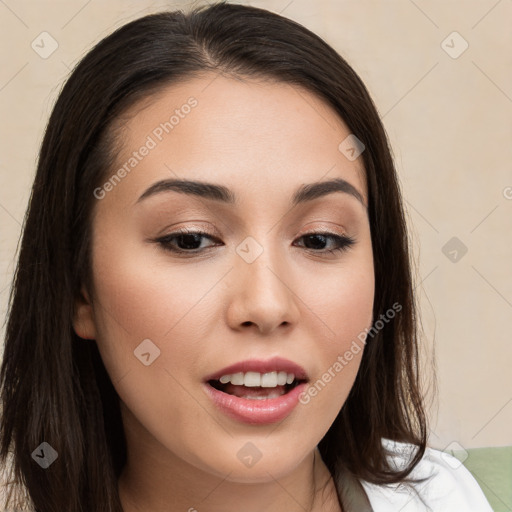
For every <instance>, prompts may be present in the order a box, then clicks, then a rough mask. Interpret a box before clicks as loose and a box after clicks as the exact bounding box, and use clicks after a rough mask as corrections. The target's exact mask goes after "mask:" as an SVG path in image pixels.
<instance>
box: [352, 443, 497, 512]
mask: <svg viewBox="0 0 512 512" xmlns="http://www.w3.org/2000/svg"><path fill="white" fill-rule="evenodd" d="M383 444H384V446H385V447H386V448H387V449H388V451H389V460H390V462H391V464H392V465H394V466H395V467H397V468H399V467H404V466H405V465H406V464H407V462H408V460H409V458H410V456H411V455H412V454H413V453H414V450H415V447H414V446H413V445H409V444H406V443H399V442H396V441H390V440H387V439H384V440H383ZM410 477H411V478H425V479H426V480H425V481H423V482H422V483H418V484H410V485H408V484H405V483H400V484H394V485H389V486H383V485H374V484H370V483H368V482H365V481H362V482H361V484H362V485H363V487H364V489H365V491H366V493H367V494H368V498H369V500H370V503H371V505H372V507H373V509H374V512H388V511H389V512H391V511H393V512H395V511H396V510H400V511H401V512H419V511H422V512H424V511H425V512H426V511H435V512H453V511H454V510H461V511H464V512H492V509H491V507H490V505H489V503H488V501H487V499H486V498H485V495H484V493H483V491H482V490H481V489H480V487H479V486H478V484H477V482H476V480H475V479H474V477H473V475H472V474H471V473H470V472H469V471H468V469H467V468H466V467H465V466H464V465H463V464H462V463H460V462H459V460H458V459H456V458H455V457H453V456H451V455H449V454H447V453H444V452H441V451H439V450H435V449H433V448H427V449H426V451H425V454H424V456H423V458H422V459H421V461H420V462H419V463H418V465H417V466H416V467H415V468H414V470H413V471H412V472H411V474H410Z"/></svg>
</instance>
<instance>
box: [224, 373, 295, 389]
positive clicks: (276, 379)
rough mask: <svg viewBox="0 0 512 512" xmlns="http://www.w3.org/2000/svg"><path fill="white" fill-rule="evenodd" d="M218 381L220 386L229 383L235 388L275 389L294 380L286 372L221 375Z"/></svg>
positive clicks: (290, 374)
mask: <svg viewBox="0 0 512 512" xmlns="http://www.w3.org/2000/svg"><path fill="white" fill-rule="evenodd" d="M219 380H220V382H221V383H222V384H227V383H228V382H231V384H234V385H235V386H247V387H256V386H260V387H262V388H275V387H276V386H284V385H285V384H291V383H292V382H293V381H294V380H295V374H293V373H286V372H269V373H259V372H245V373H244V372H239V373H233V374H232V375H229V374H228V375H223V376H222V377H221V378H220V379H219Z"/></svg>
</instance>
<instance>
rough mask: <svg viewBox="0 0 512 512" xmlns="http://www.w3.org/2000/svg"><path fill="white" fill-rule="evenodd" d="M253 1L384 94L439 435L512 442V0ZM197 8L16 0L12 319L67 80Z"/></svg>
mask: <svg viewBox="0 0 512 512" xmlns="http://www.w3.org/2000/svg"><path fill="white" fill-rule="evenodd" d="M242 3H250V4H251V5H254V6H257V7H263V8H267V9H270V10H272V11H275V12H278V13H281V14H283V15H285V16H287V17H290V18H292V19H294V20H296V21H298V22H300V23H302V24H304V25H305V26H306V27H308V28H309V29H311V30H313V31H315V32H316V33H318V34H319V35H320V36H321V37H323V38H324V39H325V40H326V41H327V42H328V43H330V44H331V45H333V46H334V47H335V48H336V49H337V50H338V51H339V52H340V53H341V54H342V55H344V56H345V57H346V58H347V60H348V61H349V62H350V63H351V64H352V66H353V67H354V68H355V69H356V71H357V72H358V73H359V74H360V76H361V77H362V79H363V80H364V81H365V83H366V84H367V86H368V88H369V90H370V92H371V94H372V95H373V97H374V99H375V102H376V104H377V107H378V109H379V111H380V113H381V116H382V118H383V121H384V124H385V127H386V129H387V131H388V133H389V136H390V139H391V143H392V146H393V148H394V152H395V156H396V161H397V165H398V169H399V172H400V179H401V181H402V185H403V190H404V194H405V198H406V205H407V208H408V217H409V222H410V227H411V230H412V233H413V241H414V250H415V256H416V259H417V261H418V265H417V266H418V268H417V274H418V280H417V282H418V287H417V291H418V293H419V299H420V303H421V307H422V312H423V327H424V332H425V343H426V345H425V346H426V347H427V348H428V347H429V346H430V345H435V349H436V353H435V359H436V363H437V367H438V370H437V374H438V384H439V400H438V402H437V406H435V407H433V408H432V411H431V417H432V433H431V444H432V445H433V446H435V447H437V448H440V449H444V448H446V447H447V446H450V447H457V446H458V445H461V446H462V447H466V448H469V447H478V446H499V445H510V444H512V428H511V425H512V372H511V370H510V363H511V361H512V336H511V333H510V327H509V324H510V321H511V319H512V275H511V274H512V273H511V271H510V269H511V262H512V236H511V233H512V143H511V142H512V123H511V119H512V52H511V49H512V32H511V30H510V26H511V25H512V1H511V0H500V1H497V0H477V1H475V0H472V1H469V0H466V1H463V0H460V1H441V0H438V1H427V0H414V1H413V0H394V1H391V0H388V1H386V2H383V1H381V0H343V1H337V0H316V1H314V2H313V1H311V0H291V1H290V0H260V1H257V0H255V1H253V2H242ZM191 4H192V2H163V1H158V2H150V1H144V0H139V1H120V0H110V1H108V2H106V1H100V0H89V1H85V0H68V1H54V0H51V1H50V0H47V1H39V0H2V1H0V38H1V45H0V56H1V62H2V66H1V67H0V112H1V122H0V130H1V131H0V162H1V167H0V228H1V232H0V244H1V246H0V316H1V318H2V321H3V319H4V317H5V311H6V305H7V298H8V291H9V286H10V280H11V278H12V273H13V270H14V263H15V262H14V257H15V251H16V245H17V241H18V237H19V235H20V230H21V223H22V219H23V215H24V212H25V208H26V206H27V201H28V197H29V192H30V186H31V183H32V180H33V176H34V170H35V161H36V157H37V151H38V146H39V144H40V142H41V137H42V133H43V129H44V126H45V123H46V121H47V118H48V115H49V113H50V110H51V106H52V104H53V102H54V100H55V98H56V94H57V92H58V90H59V88H60V86H61V85H62V82H63V80H64V79H65V77H66V76H67V74H68V73H69V70H70V69H71V68H72V66H73V65H74V64H76V62H77V60H78V59H79V58H80V57H81V56H82V55H83V54H84V52H85V51H87V50H88V49H89V48H90V47H91V46H92V44H93V43H95V42H97V41H98V40H99V39H101V38H102V37H104V36H106V35H107V34H108V33H110V32H111V31H112V30H113V29H114V28H117V27H118V26H120V25H121V24H123V23H124V22H126V21H128V20H130V19H133V18H135V17H138V16H140V15H143V14H145V13H149V12H155V11H159V10H162V9H164V8H170V9H172V8H186V7H187V6H190V5H191ZM454 31H456V32H457V33H458V35H457V34H452V33H453V32H454ZM42 32H48V33H49V34H51V36H52V37H53V38H54V39H55V40H56V42H57V44H58V48H57V49H56V50H55V52H54V53H52V54H51V55H50V56H48V57H47V58H42V57H41V56H40V55H39V54H38V53H36V51H34V49H33V48H32V47H31V44H32V42H33V41H34V40H35V43H34V45H36V44H39V48H37V47H36V48H37V49H38V51H39V52H43V51H44V50H43V48H42V45H43V44H42V43H41V42H40V41H41V37H45V38H46V39H45V49H46V50H48V49H51V46H50V44H51V42H50V40H49V39H48V36H41V37H38V36H39V35H40V34H41V33H42ZM443 41H444V43H443ZM466 45H468V47H467V49H465V51H463V50H464V48H465V47H466ZM462 51H463V52H462ZM452 237H456V240H455V241H452V242H449V241H450V239H452ZM447 243H449V245H448V246H446V244H447ZM462 244H463V245H462ZM464 247H466V248H467V253H465V254H463V249H464ZM3 333H4V327H3V326H2V332H1V334H2V338H1V339H2V340H3ZM425 360H426V361H428V360H429V356H428V354H427V355H426V356H425Z"/></svg>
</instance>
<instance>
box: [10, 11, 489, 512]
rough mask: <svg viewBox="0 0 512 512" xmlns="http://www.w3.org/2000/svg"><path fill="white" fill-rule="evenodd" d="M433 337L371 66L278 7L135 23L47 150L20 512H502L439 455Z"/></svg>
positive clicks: (33, 242) (88, 62) (102, 59)
mask: <svg viewBox="0 0 512 512" xmlns="http://www.w3.org/2000/svg"><path fill="white" fill-rule="evenodd" d="M416 328H417V326H416V313H415V306H414V297H413V293H412V285H411V273H410V266H409V254H408V241H407V235H406V227H405V222H404V216H403V211H402V203H401V196H400V190H399V186H398V183H397V177H396V172H395V169H394V165H393V161H392V157H391V154H390V150H389V148H388V143H387V139H386V135H385V132H384V129H383V126H382V124H381V122H380V120H379V117H378V114H377V112H376V109H375V107H374V105H373V103H372V100H371V99H370V97H369V95H368V92H367V90H366V88H365V86H364V85H363V84H362V82H361V80H360V79H359V78H358V76H357V75H356V74H355V72H354V71H353V70H352V69H351V68H350V66H349V65H348V64H347V63H346V62H345V61H344V60H343V59H342V58H341V57H340V56H339V55H338V54H337V53H336V52H335V51H334V50H333V49H332V48H330V47H329V46H328V45H327V44H326V43H325V42H324V41H322V40H321V39H320V38H319V37H317V36H316V35H314V34H312V33H311V32H310V31H308V30H306V29H305V28H304V27H302V26H300V25H298V24H297V23H294V22H293V21H290V20H288V19H286V18H283V17H280V16H278V15H276V14H273V13H270V12H268V11H265V10H262V9H257V8H253V7H247V6H241V5H235V4H225V3H219V4H215V5H212V6H211V7H208V8H206V7H203V8H198V9H196V10H195V11H193V12H191V13H190V14H187V15H185V14H183V13H181V12H171V13H161V14H157V15H151V16H146V17H144V18H141V19H138V20H136V21H134V22H131V23H129V24H127V25H125V26H124V27H121V28H120V29H119V30H117V31H116V32H115V33H113V34H112V35H110V36H109V37H107V38H105V39H104V40H103V41H101V42H100V43H99V44H98V45H97V46H96V47H95V48H93V50H91V51H90V52H89V53H88V55H86V56H85V58H84V59H83V60H82V61H81V62H80V64H79V65H78V66H77V67H76V69H75V70H74V71H73V73H72V75H71V76H70V78H69V79H68V81H67V83H66V84H65V87H64V88H63V90H62V92H61V94H60V96H59V98H58V100H57V102H56V105H55V107H54V109H53V112H52V115H51V118H50V121H49V124H48V127H47V131H46V134H45V138H44V141H43V144H42V148H41V153H40V159H39V163H38V169H37V175H36V178H35V182H34V187H33V191H32V196H31V200H30V205H29V210H28V213H27V218H26V224H25V227H24V233H23V240H22V244H21V249H20V255H19V263H18V268H17V272H16V276H15V282H14V286H13V291H12V295H11V303H10V311H9V317H8V324H7V335H6V342H5V355H4V361H3V365H2V369H1V375H0V382H1V386H2V395H1V396H2V404H3V415H2V419H1V425H0V426H1V430H0V440H1V442H0V446H1V447H0V454H1V456H2V458H3V464H4V467H5V468H7V466H6V464H7V463H8V462H10V458H12V475H8V476H7V477H6V478H8V479H9V481H10V482H12V486H10V487H9V488H8V490H10V491H12V496H11V500H10V501H9V502H8V503H7V506H11V508H14V507H21V506H23V505H24V502H26V503H25V504H27V505H28V506H30V507H31V508H32V509H33V510H38V511H41V512H46V511H57V510H58V511H61V510H66V511H91V510H94V511H105V512H106V511H111V512H113V511H116V512H119V511H124V512H135V511H138V510H144V511H145V510H151V511H161V510H162V511H163V510H166V511H169V510H173V511H174V510H188V511H194V510H197V511H201V510H208V511H221V510H222V511H230V510H240V509H243V510H248V511H260V510H266V511H271V512H273V511H278V510H279V511H281V510H290V511H302V510H307V511H314V512H317V511H320V510H332V511H349V510H357V511H365V510H368V511H369V510H375V511H376V512H381V511H387V510H399V509H403V510H424V509H425V508H424V507H425V506H429V507H431V508H432V509H433V510H474V511H477V510H478V511H487V510H491V509H490V507H489V505H488V504H487V502H486V500H485V498H484V496H483V494H482V492H481V490H480V489H479V488H478V486H477V484H476V482H475V481H474V480H473V478H472V477H471V475H470V473H469V472H468V471H467V470H466V469H465V468H464V467H463V466H461V467H459V468H458V469H456V470H455V469H452V465H453V464H452V463H453V461H454V459H450V458H445V457H444V456H443V457H441V454H440V453H439V452H437V451H436V450H432V449H430V448H427V447H426V442H427V431H428V429H427V425H426V418H425V412H424V405H423V398H422V393H421V390H420V387H419V375H418V371H417V363H418V348H417V332H416ZM6 472H7V470H6ZM405 507H408V508H405Z"/></svg>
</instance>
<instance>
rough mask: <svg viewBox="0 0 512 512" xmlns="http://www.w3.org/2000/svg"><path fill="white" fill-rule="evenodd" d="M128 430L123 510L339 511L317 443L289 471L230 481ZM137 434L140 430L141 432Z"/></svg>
mask: <svg viewBox="0 0 512 512" xmlns="http://www.w3.org/2000/svg"><path fill="white" fill-rule="evenodd" d="M131 434H132V435H130V432H126V438H127V446H128V450H127V463H126V465H125V467H124V468H123V471H122V473H121V476H120V478H119V482H118V484H119V495H120V499H121V504H122V507H123V512H146V511H147V510H151V511H152V512H164V511H165V512H170V511H183V512H185V511H187V512H202V511H205V510H208V512H239V511H240V510H244V511H245V512H260V511H261V510H265V511H266V512H282V511H283V510H287V511H289V512H320V511H324V512H325V511H329V512H339V511H340V510H341V509H340V507H339V504H338V500H337V497H336V491H335V488H334V483H333V481H332V478H331V475H330V473H329V470H328V469H327V467H326V466H325V464H324V462H323V460H322V458H321V456H320V452H319V451H318V449H317V448H315V449H314V450H313V451H312V452H311V453H310V454H308V455H307V456H306V457H305V458H304V459H303V460H302V461H301V462H300V463H299V465H298V466H297V467H296V468H294V469H293V470H292V471H291V472H290V473H289V474H287V475H286V476H284V477H282V478H280V479H279V480H278V479H275V478H272V477H271V475H270V474H269V478H268V479H267V480H266V481H264V482H258V483H247V482H234V481H231V480H230V479H229V474H228V475H224V476H222V475H215V474H212V473H210V472H207V471H204V470H202V469H200V468H198V467H196V466H194V465H192V464H189V463H188V462H186V461H184V460H183V459H182V458H180V457H178V456H176V455H175V454H172V453H170V452H169V451H168V450H166V449H165V448H164V447H160V449H159V450H154V449H153V447H150V446H147V444H146V443H144V442H141V437H140V436H138V435H137V436H136V437H134V436H133V434H136V433H135V432H133V431H132V432H131ZM139 434H140V433H139ZM135 440H136V441H137V442H133V441H135Z"/></svg>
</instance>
